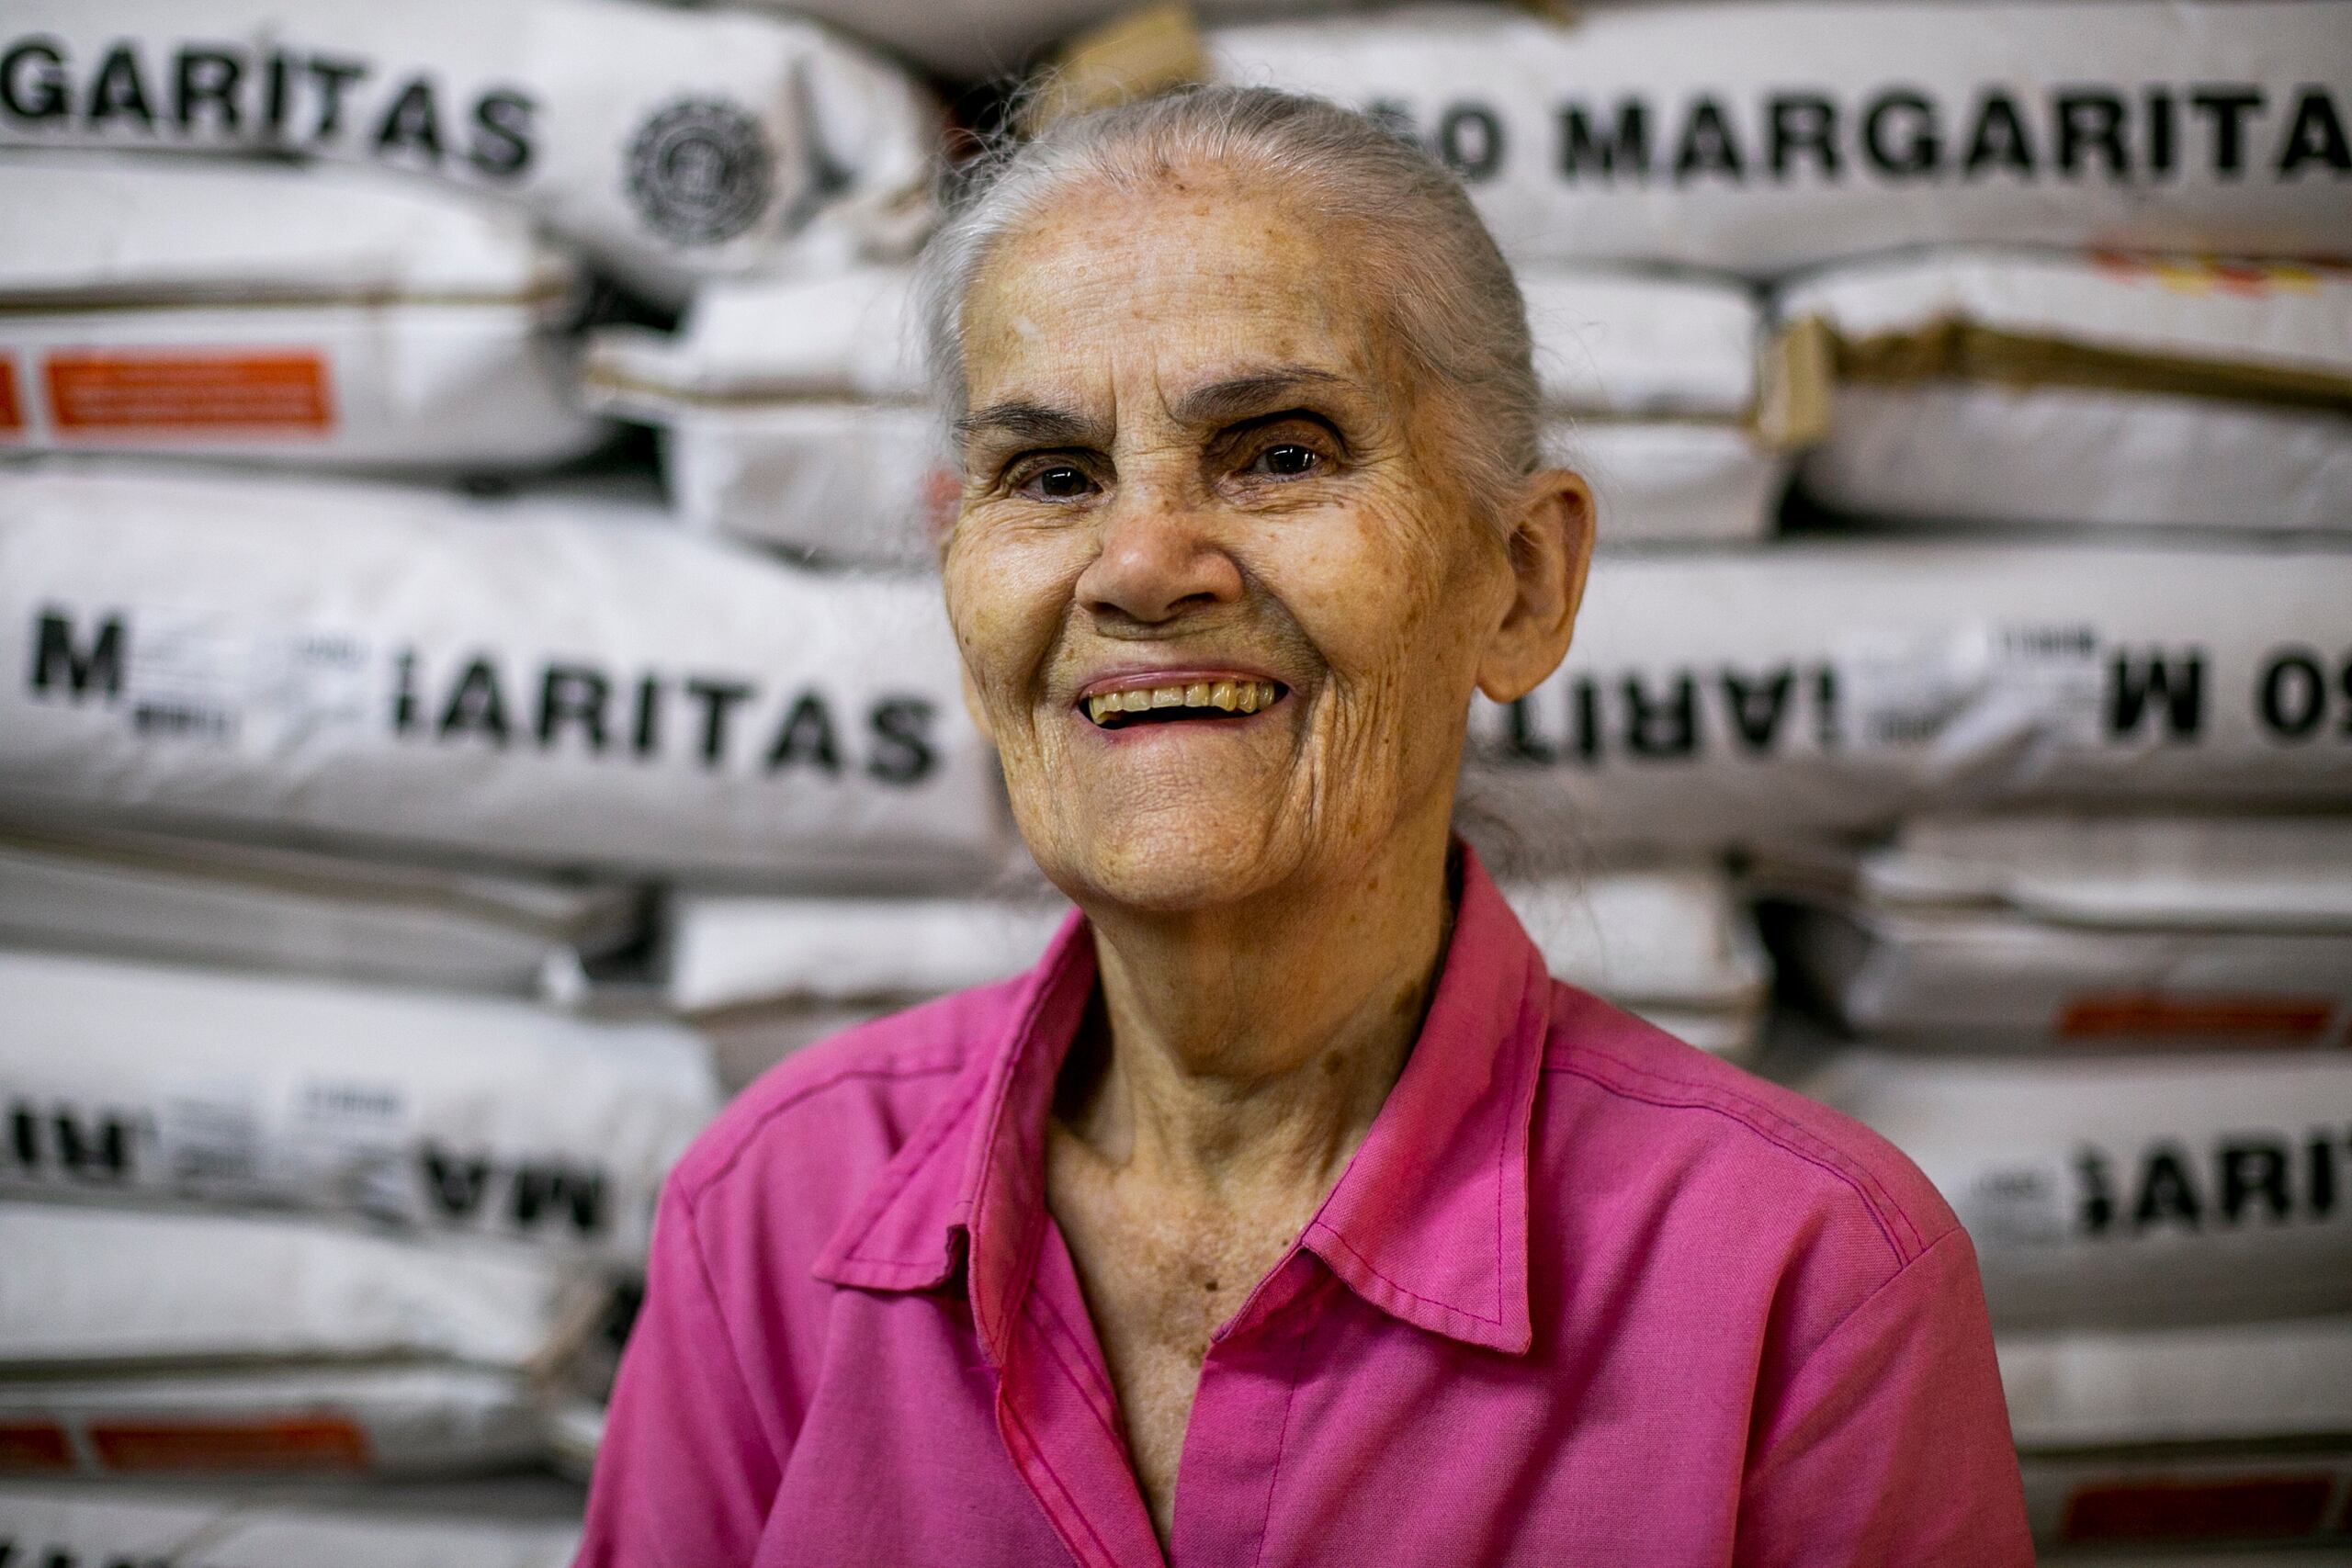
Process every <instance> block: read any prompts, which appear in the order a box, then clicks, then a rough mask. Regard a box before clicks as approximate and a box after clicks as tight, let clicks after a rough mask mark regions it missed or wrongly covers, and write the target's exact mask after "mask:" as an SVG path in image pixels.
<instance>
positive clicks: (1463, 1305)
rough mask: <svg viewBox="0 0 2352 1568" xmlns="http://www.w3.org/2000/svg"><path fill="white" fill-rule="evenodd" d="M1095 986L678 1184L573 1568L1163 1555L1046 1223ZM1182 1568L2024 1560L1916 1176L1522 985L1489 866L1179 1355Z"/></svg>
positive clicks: (1066, 963)
mask: <svg viewBox="0 0 2352 1568" xmlns="http://www.w3.org/2000/svg"><path fill="white" fill-rule="evenodd" d="M1093 985H1094V952H1093V944H1092V941H1091V937H1090V935H1089V932H1088V931H1087V929H1086V927H1085V926H1084V924H1083V923H1082V922H1080V921H1078V920H1076V919H1073V920H1072V922H1071V923H1070V924H1069V926H1068V927H1067V928H1065V929H1064V931H1062V932H1061V934H1060V936H1059V937H1058V938H1057V939H1056V941H1055V942H1054V944H1053V946H1052V947H1051V948H1050V949H1049V950H1048V952H1047V953H1046V957H1045V959H1044V960H1043V962H1041V963H1040V964H1038V966H1037V967H1036V968H1035V969H1034V970H1032V971H1031V972H1030V973H1028V974H1027V975H1025V976H1022V977H1021V978H1019V979H1017V980H1013V981H1011V982H1008V983H1006V984H1003V985H1001V986H994V987H988V988H985V989H981V990H976V991H967V992H965V993H963V994H961V995H959V996H955V997H950V998H946V999H944V1000H943V1001H939V1002H936V1003H933V1004H932V1005H930V1006H927V1007H922V1008H918V1009H916V1010H913V1011H910V1012H906V1013H901V1014H899V1015H898V1016H896V1017H893V1018H888V1019H884V1020H882V1021H878V1022H876V1023H872V1024H868V1025H866V1026H865V1027H863V1028H860V1029H856V1030H853V1031H851V1032H849V1033H847V1034H844V1035H842V1036H841V1037H840V1038H838V1039H835V1040H833V1041H831V1042H830V1043H826V1044H824V1045H820V1046H818V1047H816V1048H815V1049H813V1050H809V1051H807V1052H804V1053H802V1054H800V1055H797V1056H794V1057H792V1058H791V1059H789V1060H787V1061H786V1062H785V1063H784V1064H783V1065H781V1066H778V1067H776V1068H775V1070H774V1071H772V1072H770V1073H769V1074H768V1075H767V1076H766V1077H764V1078H763V1079H762V1080H761V1081H760V1082H759V1083H758V1084H756V1085H755V1086H753V1087H752V1089H750V1090H749V1091H748V1092H746V1093H745V1094H744V1095H743V1096H742V1097H741V1099H739V1100H736V1101H735V1103H734V1104H733V1105H732V1106H730V1107H729V1109H728V1111H727V1112H726V1113H725V1114H724V1115H723V1116H722V1117H721V1118H720V1119H719V1120H718V1122H717V1124H715V1125H714V1126H713V1127H712V1128H711V1129H710V1130H709V1132H708V1133H707V1134H705V1135H704V1137H703V1138H702V1140H701V1142H700V1143H699V1144H697V1145H695V1148H694V1150H693V1151H692V1152H691V1153H690V1154H689V1155H688V1156H686V1158H685V1159H684V1161H683V1162H682V1163H681V1164H680V1166H679V1167H678V1168H677V1170H676V1172H675V1174H673V1176H672V1178H671V1179H670V1183H669V1187H668V1189H667V1191H666V1193H665V1195H664V1198H663V1205H662V1213H661V1218H660V1223H659V1225H658V1228H657V1230H656V1234H655V1239H654V1253H653V1261H652V1267H651V1272H650V1279H649V1282H648V1293H647V1297H646V1303H645V1310H644V1314H643V1315H642V1317H641V1318H640V1320H639V1324H638V1325H637V1331H636V1334H635V1336H634V1337H632V1338H631V1340H630V1342H629V1347H628V1355H627V1358H626V1359H625V1361H624V1363H623V1366H622V1370H621V1376H620V1382H619V1387H618V1389H617V1390H616V1393H615V1396H614V1400H613V1405H612V1413H611V1417H610V1420H609V1423H608V1425H607V1427H606V1430H605V1442H604V1449H603V1451H602V1452H601V1454H600V1455H599V1456H598V1460H597V1465H596V1474H595V1482H594V1488H593V1490H592V1492H591V1495H590V1501H589V1520H588V1533H587V1540H586V1543H585V1545H584V1547H583V1549H582V1556H581V1559H580V1561H581V1562H583V1563H588V1564H605V1563H618V1564H628V1565H631V1568H640V1565H642V1568H650V1565H654V1564H677V1565H680V1568H684V1565H688V1564H691V1565H693V1568H718V1565H720V1564H729V1563H757V1564H760V1565H761V1568H783V1565H785V1564H787V1563H793V1564H802V1563H805V1564H812V1565H813V1564H822V1565H825V1568H847V1565H850V1564H862V1563H872V1564H889V1565H892V1568H908V1565H922V1564H934V1563H936V1564H958V1565H967V1568H991V1565H999V1564H1001V1565H1002V1568H1036V1565H1038V1564H1051V1563H1058V1562H1071V1561H1075V1562H1080V1563H1083V1564H1087V1565H1089V1568H1093V1565H1097V1564H1101V1565H1104V1568H1108V1565H1111V1564H1117V1565H1119V1568H1143V1565H1145V1564H1153V1563H1159V1562H1161V1561H1162V1558H1161V1554H1160V1550H1159V1542H1158V1541H1157V1540H1156V1539H1155V1538H1154V1536H1153V1534H1152V1529H1151V1523H1150V1518H1149V1516H1148V1514H1147V1513H1146V1511H1145V1508H1144V1505H1143V1501H1142V1497H1141V1495H1140V1494H1139V1492H1138V1491H1137V1489H1136V1483H1135V1479H1134V1474H1133V1472H1132V1470H1131V1469H1130V1467H1129V1465H1128V1463H1127V1458H1126V1449H1125V1440H1124V1438H1122V1436H1121V1431H1120V1418H1119V1411H1118V1404H1117V1402H1116V1400H1115V1399H1114V1396H1113V1393H1112V1390H1111V1385H1110V1382H1109V1380H1108V1378H1107V1377H1106V1376H1105V1374H1104V1371H1103V1357H1102V1353H1101V1351H1100V1350H1099V1349H1098V1348H1097V1345H1096V1341H1095V1337H1094V1333H1093V1330H1092V1327H1091V1325H1090V1324H1089V1321H1088V1318H1087V1311H1086V1304H1085V1302H1084V1300H1083V1299H1082V1297H1081V1296H1080V1292H1079V1285H1078V1279H1077V1275H1076V1274H1075V1272H1074V1271H1073V1270H1072V1268H1071V1265H1070V1258H1069V1252H1068V1251H1067V1250H1066V1248H1065V1247H1064V1246H1063V1243H1062V1239H1061V1236H1060V1234H1059V1232H1058V1231H1057V1229H1056V1227H1055V1224H1054V1223H1053V1220H1052V1218H1051V1217H1050V1216H1049V1215H1048V1213H1046V1206H1045V1195H1044V1190H1043V1185H1042V1181H1043V1171H1044V1158H1043V1153H1044V1139H1045V1135H1046V1118H1047V1114H1048V1110H1049V1106H1050V1103H1051V1100H1052V1097H1053V1087H1054V1078H1055V1075H1056V1073H1057V1070H1058V1069H1059V1067H1060V1064H1061V1060H1062V1056H1063V1054H1064V1052H1065V1050H1066V1049H1067V1048H1068V1046H1069V1043H1070V1040H1071V1038H1072V1037H1073V1035H1074V1034H1075V1032H1076V1031H1077V1029H1078V1025H1079V1021H1080V1014H1081V1012H1082V1011H1083V1010H1084V1009H1085V1006H1086V1003H1087V999H1088V997H1089V994H1090V992H1091V990H1092V988H1093ZM1168 1561H1169V1562H1172V1563H1175V1564H1178V1565H1182V1568H1191V1565H1195V1564H1197V1565H1200V1568H1208V1565H1211V1564H1215V1565H1217V1568H1244V1565H1250V1564H1260V1565H1265V1568H1272V1565H1274V1564H1285V1565H1288V1564H1309V1563H1315V1564H1344V1565H1347V1568H1368V1565H1375V1564H1389V1563H1394V1564H1412V1565H1414V1568H1438V1565H1455V1564H1458V1565H1463V1568H1471V1565H1482V1568H1483V1565H1490V1564H1491V1565H1500V1564H1522V1563H1523V1564H1538V1563H1541V1564H1547V1565H1548V1564H1568V1565H1589V1568H1637V1565H1645V1564H1657V1565H1659V1568H1665V1565H1668V1564H1670V1565H1672V1568H1701V1565H1702V1564H1715V1563H1724V1564H1729V1563H1739V1564H1763V1563H1804V1564H1821V1565H1828V1564H1854V1565H1862V1564H1868V1565H1871V1568H1894V1565H1898V1564H1903V1565H1907V1564H1925V1563H1936V1564H1963V1563H1965V1564H2001V1565H2007V1564H2025V1563H2030V1562H2031V1561H2032V1552H2031V1549H2030V1546H2029V1545H2028V1543H2027V1537H2026V1527H2025V1510H2024V1503H2023V1500H2022V1496H2021V1495H2020V1491H2019V1486H2018V1468H2017V1461H2016V1459H2015V1457H2014V1455H2013V1454H2012V1452H2011V1450H2010V1447H2009V1435H2008V1424H2007V1416H2006V1413H2005V1411H2004V1409H2003V1406H2002V1401H2001V1388H2000V1382H1999V1380H1998V1377H1997V1374H1996V1371H1995V1366H1994V1360H1993V1340H1992V1331H1991V1328H1990V1326H1989V1325H1988V1324H1987V1323H1986V1320H1985V1305H1984V1299H1983V1293H1982V1290H1981V1288H1980V1286H1979V1284H1978V1281H1977V1275H1976V1262H1975V1258H1974V1255H1973V1252H1972V1251H1971V1250H1970V1247H1969V1244H1968V1237H1967V1235H1965V1234H1964V1233H1963V1232H1962V1230H1961V1229H1960V1228H1959V1226H1958V1224H1957V1223H1956V1222H1955V1221H1954V1220H1953V1218H1952V1214H1951V1210H1950V1209H1949V1208H1948V1207H1946V1206H1945V1204H1944V1202H1943V1201H1941V1200H1940V1199H1939V1197H1938V1196H1937V1195H1936V1193H1935V1191H1934V1190H1933V1189H1931V1188H1930V1187H1929V1186H1928V1183H1927V1181H1926V1180H1925V1179H1922V1178H1921V1177H1920V1175H1919V1173H1918V1172H1917V1170H1915V1169H1914V1168H1912V1167H1911V1166H1910V1164H1909V1163H1908V1162H1906V1161H1905V1159H1904V1158H1903V1156H1900V1155H1898V1154H1897V1153H1895V1151H1894V1149H1892V1148H1891V1147H1889V1146H1888V1145H1885V1144H1884V1143H1883V1142H1881V1141H1880V1140H1879V1139H1877V1138H1875V1137H1873V1136H1872V1135H1871V1134H1869V1133H1867V1132H1865V1131H1863V1130H1862V1129H1861V1128H1860V1127H1858V1126H1856V1125H1855V1124H1854V1123H1852V1122H1848V1121H1846V1120H1844V1119H1842V1118H1841V1117H1838V1116H1837V1115H1835V1114H1833V1113H1832V1112H1830V1111H1826V1110H1823V1109H1822V1108H1821V1107H1819V1106H1816V1105H1814V1104H1812V1103H1811V1102H1809V1101H1807V1100H1803V1099H1800V1098H1798V1097H1797V1096H1795V1095H1793V1094H1790V1093H1788V1092H1786V1091H1784V1090H1782V1089H1776V1088H1774V1087H1772V1086H1770V1085H1769V1084H1766V1083H1762V1082H1759V1081H1758V1080H1757V1079H1755V1078H1752V1077H1748V1076H1747V1075H1746V1074H1743V1073H1741V1072H1739V1071H1737V1070H1736V1069H1735V1068H1733V1067H1730V1066H1725V1065H1724V1064H1723V1063H1721V1062H1718V1061H1716V1060H1714V1059H1713V1058H1711V1057H1709V1056H1707V1055H1703V1054H1702V1053H1701V1052H1698V1051H1695V1050H1693V1049H1691V1047H1689V1046H1687V1045H1684V1044H1681V1043H1679V1042H1677V1041H1675V1040H1673V1039H1671V1038H1669V1037H1668V1036H1667V1035H1664V1034H1661V1033H1659V1032H1657V1030H1655V1029H1652V1028H1649V1027H1648V1026H1646V1025H1645V1024H1643V1023H1641V1022H1639V1021H1636V1020H1634V1019H1632V1018H1630V1017H1628V1016H1626V1015H1625V1014H1624V1013H1622V1012H1619V1011H1617V1010H1614V1009H1612V1008H1611V1007H1608V1006H1607V1005H1605V1004H1603V1003H1601V1002H1600V1001H1598V1000H1596V999H1595V998H1592V997H1590V996H1588V995H1587V994H1585V993H1584V992H1582V991H1578V990H1577V989H1575V988H1573V987H1568V986H1565V985H1561V984H1558V983H1556V982H1555V981H1553V980H1551V979H1550V978H1548V977H1547V976H1545V974H1544V966H1543V963H1542V960H1541V959H1540V958H1539V957H1538V956H1537V954H1536V952H1535V949H1534V947H1533V945H1532V943H1531V942H1529V941H1528V939H1527V936H1526V934H1525V932H1523V931H1521V929H1520V925H1519V922H1518V920H1517V919H1515V918H1514V917H1513V916H1512V915H1511V913H1510V909H1509V908H1507V907H1506V906H1505V905H1504V903H1503V901H1502V898H1501V897H1500V895H1499V894H1498V893H1497V892H1496V890H1495V887H1494V885H1493V883H1492V882H1491V881H1489V880H1488V879H1487V875H1486V874H1485V873H1484V872H1483V871H1482V870H1481V869H1480V868H1479V867H1478V865H1477V863H1476V859H1475V857H1467V856H1465V865H1464V877H1463V892H1462V904H1461V908H1460V911H1459V914H1458V916H1457V918H1456V921H1455V927H1454V934H1453V943H1452V946H1451V948H1450V950H1449V952H1448V954H1447V958H1446V962H1445V967H1444V971H1443V973H1442V976H1441V978H1440V981H1439V985H1438V990H1437V995H1436V998H1434V1000H1433V1001H1432V1002H1431V1004H1430V1014H1429V1021H1428V1022H1427V1024H1426V1026H1425V1027H1424V1029H1423V1030H1422V1032H1421V1035H1420V1038H1419V1042H1418V1043H1416V1044H1415V1046H1414V1049H1413V1052H1412V1055H1411V1057H1410V1059H1409V1061H1408V1064H1407V1066H1406V1068H1405V1072H1404V1075H1403V1077H1400V1078H1399V1079H1398V1080H1397V1087H1396V1089H1394V1090H1393V1091H1392V1092H1391V1093H1390V1095H1389V1097H1388V1100H1387V1102H1386V1104H1385V1105H1384V1106H1383V1107H1382V1109H1381V1111H1380V1114H1379V1116H1378V1118H1377V1119H1376V1120H1375V1121H1374V1124H1373V1127H1372V1130H1371V1132H1370V1133H1369V1134H1367V1135H1366V1137H1365V1139H1364V1141H1363V1146H1362V1147H1361V1148H1359V1149H1358V1150H1357V1151H1356V1154H1355V1157H1354V1158H1353V1159H1352V1160H1351V1162H1350V1164H1349V1165H1348V1168H1347V1169H1346V1170H1345V1172H1344V1173H1343V1174H1342V1175H1341V1177H1340V1182H1339V1185H1338V1186H1337V1187H1336V1188H1334V1189H1333V1190H1332V1192H1331V1195H1330V1197H1329V1200H1328V1201H1326V1202H1325V1203H1324V1205H1323V1208H1322V1210H1321V1212H1320V1213H1318V1214H1317V1216H1316V1218H1315V1220H1314V1221H1313V1222H1312V1223H1311V1224H1309V1225H1308V1226H1307V1228H1306V1234H1305V1235H1302V1236H1300V1237H1299V1239H1298V1242H1297V1244H1296V1245H1295V1247H1293V1248H1292V1250H1291V1251H1290V1252H1289V1253H1288V1254H1287V1255H1286V1256H1285V1257H1284V1258H1283V1260H1282V1261H1281V1262H1280V1263H1279V1264H1277V1265H1276V1266H1275V1268H1274V1269H1273V1270H1272V1272H1271V1273H1270V1274H1268V1275H1267V1276H1266V1278H1265V1280H1262V1281H1261V1283H1260V1284H1259V1285H1258V1287H1257V1289H1256V1290H1255V1291H1254V1292H1251V1294H1250V1296H1249V1298H1248V1299H1247V1300H1246V1301H1245V1302H1244V1303H1242V1305H1241V1307H1240V1309H1239V1310H1238V1312H1237V1313H1235V1314H1234V1315H1233V1317H1232V1319H1231V1320H1230V1321H1228V1322H1227V1324H1226V1325H1224V1327H1223V1328H1221V1329H1220V1330H1219V1331H1218V1332H1217V1334H1216V1337H1215V1339H1214V1341H1213V1343H1212V1344H1211V1346H1210V1348H1209V1353H1208V1359H1207V1361H1206V1362H1205V1364H1204V1366H1203V1367H1202V1369H1201V1381H1200V1389H1199V1393H1198V1394H1197V1396H1196V1397H1195V1399H1194V1401H1193V1414H1192V1421H1191V1425H1190V1426H1189V1427H1188V1428H1187V1430H1186V1433H1185V1438H1184V1450H1183V1457H1182V1465H1181V1468H1180V1471H1179V1474H1178V1480H1177V1487H1176V1506H1175V1526H1174V1538H1173V1542H1172V1545H1171V1548H1170V1552H1169V1554H1168Z"/></svg>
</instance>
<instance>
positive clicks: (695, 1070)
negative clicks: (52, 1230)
mask: <svg viewBox="0 0 2352 1568" xmlns="http://www.w3.org/2000/svg"><path fill="white" fill-rule="evenodd" d="M0 992H5V993H6V995H7V997H8V998H9V1021H8V1028H7V1031H6V1036H5V1038H0V1110H5V1111H6V1116H7V1120H8V1132H9V1139H8V1147H7V1149H6V1152H5V1153H0V1195H6V1194H17V1195H30V1196H45V1197H64V1198H76V1199H89V1200H97V1201H111V1202H132V1203H152V1202H158V1201H173V1200H186V1201H193V1202H198V1203H209V1204H216V1205H236V1206H243V1207H257V1208H271V1209H279V1210H303V1211H310V1212H312V1213H320V1214H322V1215H337V1216H344V1217H347V1218H353V1219H357V1220H363V1221H369V1222H374V1223H376V1224H383V1225H388V1226H392V1227H396V1228H398V1229H401V1230H404V1231H413V1232H416V1233H420V1234H460V1235H469V1236H490V1237H499V1238H505V1239H511V1240H516V1241H527V1242H532V1243H537V1244H541V1245H544V1246H547V1247H557V1248H564V1249H582V1250H587V1251H593V1252H594V1253H596V1254H599V1255H601V1256H603V1257H605V1258H610V1259H612V1260H614V1261H616V1262H618V1263H622V1264H629V1263H634V1262H636V1261H638V1260H639V1259H640V1258H642V1257H643V1255H644V1251H645V1241H646V1235H647V1232H648V1229H649V1227H650V1224H651V1222H652V1215H653V1204H654V1199H655V1196H656V1194H657V1192H658V1190H659V1188H660V1186H661V1182H662V1176H663V1174H664V1173H665V1172H666V1171H668V1169H669V1168H670V1164H671V1162H672V1161H673V1160H674V1159H675V1158H676V1157H677V1156H678V1154H679V1153H680V1152H681V1151H682V1150H683V1149H684V1147H685V1145H686V1144H687V1142H688V1141H689V1140H691V1139H692V1138H693V1136H694V1135H695V1133H697V1132H699V1131H700V1130H701V1129H702V1125H703V1123H704V1122H707V1121H708V1120H709V1118H710V1116H711V1115H712V1113H713V1112H715V1111H717V1110H718V1089H717V1086H716V1085H715V1083H714V1081H713V1078H712V1074H711V1068H710V1062H709V1057H708V1055H707V1052H706V1051H705V1049H704V1047H703V1045H702V1043H701V1042H700V1041H698V1040H696V1039H695V1037H694V1036H693V1035H692V1034H690V1033H688V1032H685V1031H684V1030H683V1029H680V1028H678V1027H676V1026H675V1025H673V1024H668V1023H662V1022H643V1023H624V1022H598V1021H590V1020H586V1019H581V1018H575V1017H569V1016H566V1015H564V1014H562V1013H559V1012H556V1011H553V1010H548V1009H542V1008H537V1007H533V1006H532V1005H530V1004H528V1003H526V1002H520V1001H511V1000H507V999H504V998H490V997H463V996H458V995H455V994H444V993H437V992H429V991H421V990H389V989H388V990H369V989H362V988H360V987H345V986H332V985H323V984H319V983H316V982H311V981H304V980H292V979H282V978H277V977H270V976H243V975H229V974H219V973H212V972H208V971H204V970H196V969H167V968H161V967H149V966H146V965H141V964H122V963H111V962H106V961H102V960H97V959H89V958H69V957H63V956H57V955H50V954H42V953H5V952H0Z"/></svg>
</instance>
